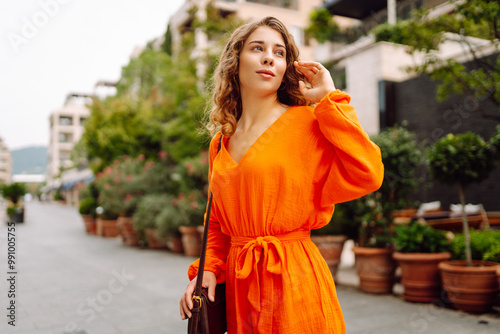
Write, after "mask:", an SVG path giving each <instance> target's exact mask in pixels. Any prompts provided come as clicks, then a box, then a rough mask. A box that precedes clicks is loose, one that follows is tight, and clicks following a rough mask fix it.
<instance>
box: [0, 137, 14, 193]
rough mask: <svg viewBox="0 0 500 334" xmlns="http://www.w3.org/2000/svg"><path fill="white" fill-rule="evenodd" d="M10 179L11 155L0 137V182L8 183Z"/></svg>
mask: <svg viewBox="0 0 500 334" xmlns="http://www.w3.org/2000/svg"><path fill="white" fill-rule="evenodd" d="M11 181H12V155H11V153H10V151H9V149H8V148H7V146H6V145H5V143H4V142H3V139H2V138H0V184H9V183H11Z"/></svg>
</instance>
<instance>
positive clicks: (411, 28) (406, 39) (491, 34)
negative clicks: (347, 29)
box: [372, 0, 500, 120]
mask: <svg viewBox="0 0 500 334" xmlns="http://www.w3.org/2000/svg"><path fill="white" fill-rule="evenodd" d="M456 4H457V9H456V10H455V11H454V12H452V13H450V14H447V15H441V16H437V17H431V16H430V15H429V11H428V10H425V9H423V10H419V11H416V12H414V13H413V15H412V18H411V19H409V20H406V21H400V22H398V23H397V24H396V25H393V26H390V25H388V24H384V25H380V26H378V27H376V28H375V29H374V30H373V31H372V32H373V33H374V34H375V38H376V41H377V42H379V41H388V42H392V43H398V44H404V45H407V46H409V48H408V52H409V53H410V54H414V53H416V52H423V53H424V59H425V60H424V63H423V64H421V65H418V66H412V67H409V68H408V71H410V72H415V73H418V74H423V73H426V74H428V75H429V76H430V77H431V78H432V79H433V80H435V81H438V82H439V85H438V87H437V96H438V99H439V100H443V99H446V98H447V97H448V96H449V95H451V94H468V95H472V96H474V97H476V98H482V97H486V98H488V99H490V100H491V101H493V102H495V103H496V104H497V105H498V104H500V90H498V85H497V83H498V82H499V81H500V56H498V46H499V44H498V39H499V37H500V30H499V28H498V27H499V26H500V3H499V2H498V1H496V0H475V1H463V2H461V3H458V2H457V3H456ZM474 38H478V39H481V40H478V39H474ZM449 42H451V43H454V44H457V43H458V44H459V45H460V46H461V48H462V49H463V50H464V54H465V55H466V56H468V57H469V58H470V59H472V60H473V61H474V66H473V68H466V66H464V65H463V64H461V63H459V62H457V61H456V60H455V59H440V58H438V57H437V55H436V53H435V51H436V50H438V49H439V48H440V47H441V46H442V45H443V44H444V43H449ZM479 45H485V46H489V47H491V49H492V53H493V54H495V53H496V55H494V56H490V57H485V55H484V54H482V53H481V52H479V49H478V46H479ZM483 49H485V48H483ZM493 50H496V52H495V51H493ZM493 117H495V119H497V120H500V115H495V116H493Z"/></svg>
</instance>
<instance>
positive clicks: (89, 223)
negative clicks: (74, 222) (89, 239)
mask: <svg viewBox="0 0 500 334" xmlns="http://www.w3.org/2000/svg"><path fill="white" fill-rule="evenodd" d="M80 216H82V220H83V223H84V224H85V232H87V233H88V234H96V221H95V218H94V217H93V216H92V215H80Z"/></svg>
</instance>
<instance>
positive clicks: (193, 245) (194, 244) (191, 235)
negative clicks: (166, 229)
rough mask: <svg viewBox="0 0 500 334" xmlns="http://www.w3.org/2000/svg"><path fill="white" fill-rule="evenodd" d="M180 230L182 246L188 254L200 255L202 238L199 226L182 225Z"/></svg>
mask: <svg viewBox="0 0 500 334" xmlns="http://www.w3.org/2000/svg"><path fill="white" fill-rule="evenodd" d="M179 232H181V235H182V248H184V254H185V255H187V256H195V257H197V256H200V253H201V238H200V232H199V231H198V228H197V227H195V226H180V227H179Z"/></svg>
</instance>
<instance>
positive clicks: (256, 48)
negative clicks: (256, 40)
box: [252, 45, 262, 51]
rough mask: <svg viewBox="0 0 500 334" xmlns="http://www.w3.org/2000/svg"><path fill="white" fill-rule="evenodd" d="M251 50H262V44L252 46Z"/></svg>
mask: <svg viewBox="0 0 500 334" xmlns="http://www.w3.org/2000/svg"><path fill="white" fill-rule="evenodd" d="M252 50H259V51H262V46H260V45H257V46H254V47H253V48H252Z"/></svg>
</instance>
